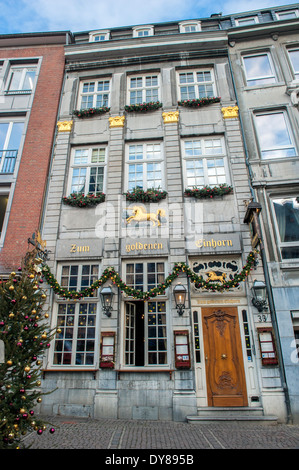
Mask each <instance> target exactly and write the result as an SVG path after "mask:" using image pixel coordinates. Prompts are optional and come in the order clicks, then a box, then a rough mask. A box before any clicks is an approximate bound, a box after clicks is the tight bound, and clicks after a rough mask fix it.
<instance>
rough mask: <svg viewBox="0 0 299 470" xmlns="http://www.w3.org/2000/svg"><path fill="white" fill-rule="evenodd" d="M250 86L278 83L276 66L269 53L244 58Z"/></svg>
mask: <svg viewBox="0 0 299 470" xmlns="http://www.w3.org/2000/svg"><path fill="white" fill-rule="evenodd" d="M243 62H244V66H245V73H246V80H247V85H248V86H256V85H267V84H270V83H275V82H276V75H275V70H274V65H273V62H272V59H271V56H270V54H269V53H267V52H265V53H262V54H251V55H247V56H244V57H243Z"/></svg>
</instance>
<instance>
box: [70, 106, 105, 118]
mask: <svg viewBox="0 0 299 470" xmlns="http://www.w3.org/2000/svg"><path fill="white" fill-rule="evenodd" d="M109 111H110V108H107V107H106V106H102V107H101V108H86V109H79V110H78V109H75V110H74V111H73V114H74V115H75V116H78V118H84V117H90V116H94V115H96V114H104V113H108V112H109Z"/></svg>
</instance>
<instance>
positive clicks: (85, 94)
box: [78, 77, 111, 109]
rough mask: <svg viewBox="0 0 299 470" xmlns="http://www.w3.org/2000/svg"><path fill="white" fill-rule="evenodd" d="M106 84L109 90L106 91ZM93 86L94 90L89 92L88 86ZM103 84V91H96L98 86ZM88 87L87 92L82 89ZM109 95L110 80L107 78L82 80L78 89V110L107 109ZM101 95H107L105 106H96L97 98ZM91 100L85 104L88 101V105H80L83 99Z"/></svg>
mask: <svg viewBox="0 0 299 470" xmlns="http://www.w3.org/2000/svg"><path fill="white" fill-rule="evenodd" d="M107 83H108V84H109V89H108V90H107V89H106V87H107ZM92 84H94V90H91V91H90V90H89V87H90V85H92ZM101 84H103V87H104V89H103V90H98V86H99V85H100V86H101ZM86 86H87V87H88V90H87V91H85V90H84V88H85V87H86ZM110 94H111V78H109V77H103V78H96V79H92V78H90V79H87V80H82V81H81V83H80V89H79V99H78V108H79V109H89V108H99V107H104V106H106V107H109V106H110ZM101 95H103V96H104V95H108V101H107V103H105V104H101V105H98V104H97V97H98V96H101ZM84 97H87V98H91V99H90V100H88V101H87V102H89V101H90V103H89V105H88V106H87V105H84V106H83V104H82V102H83V98H84Z"/></svg>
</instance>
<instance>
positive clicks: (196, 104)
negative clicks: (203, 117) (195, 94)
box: [178, 96, 221, 108]
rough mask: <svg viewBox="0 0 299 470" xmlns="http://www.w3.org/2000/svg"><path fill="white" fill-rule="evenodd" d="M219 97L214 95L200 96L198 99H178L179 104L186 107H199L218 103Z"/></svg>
mask: <svg viewBox="0 0 299 470" xmlns="http://www.w3.org/2000/svg"><path fill="white" fill-rule="evenodd" d="M220 99H221V98H220V97H218V96H216V97H213V98H200V99H197V100H196V99H193V100H182V101H178V105H179V106H185V107H187V108H200V107H202V106H206V105H208V104H212V103H219V102H220Z"/></svg>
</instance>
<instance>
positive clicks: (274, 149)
mask: <svg viewBox="0 0 299 470" xmlns="http://www.w3.org/2000/svg"><path fill="white" fill-rule="evenodd" d="M274 114H282V115H283V117H284V121H285V130H286V131H287V133H288V135H289V138H290V142H291V144H290V145H280V146H273V147H269V148H262V146H261V141H260V138H259V133H260V132H263V131H262V129H260V127H259V125H258V118H259V116H265V115H267V116H270V115H274ZM254 122H255V128H256V135H257V143H258V148H259V153H260V157H261V159H262V160H270V159H277V158H293V157H296V156H297V155H298V153H297V148H296V145H295V140H294V135H293V132H292V129H291V124H290V121H289V117H288V115H287V112H286V110H284V109H277V110H273V111H264V112H263V111H259V112H256V113H255V114H254ZM259 129H260V130H259ZM272 129H273V130H275V126H273V127H272ZM288 149H290V150H291V149H294V155H289V156H288V155H283V154H280V152H287V151H288ZM266 152H279V154H278V155H277V156H275V155H274V153H272V156H271V155H270V156H267V155H265V156H263V153H266Z"/></svg>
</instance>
